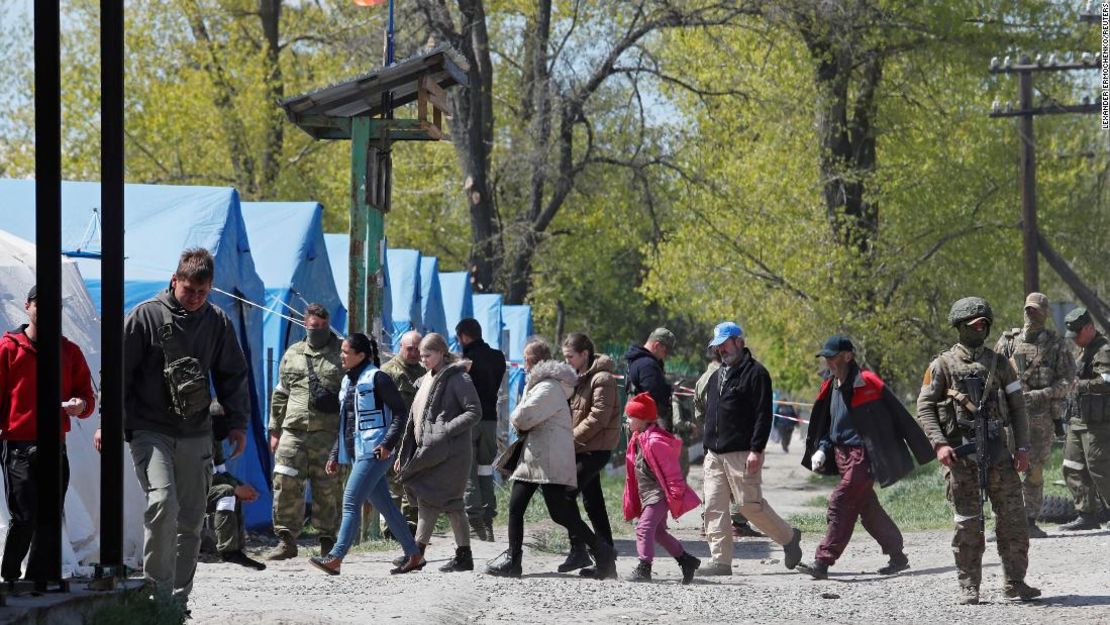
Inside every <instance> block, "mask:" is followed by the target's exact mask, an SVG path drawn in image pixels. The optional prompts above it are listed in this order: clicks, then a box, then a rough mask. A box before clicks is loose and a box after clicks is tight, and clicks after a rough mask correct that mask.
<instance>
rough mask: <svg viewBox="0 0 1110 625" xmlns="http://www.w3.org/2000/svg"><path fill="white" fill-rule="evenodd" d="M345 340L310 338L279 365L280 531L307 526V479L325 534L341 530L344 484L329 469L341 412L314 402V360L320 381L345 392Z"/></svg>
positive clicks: (290, 533) (275, 400)
mask: <svg viewBox="0 0 1110 625" xmlns="http://www.w3.org/2000/svg"><path fill="white" fill-rule="evenodd" d="M340 345H341V341H340V340H339V338H338V337H335V336H333V337H332V339H331V341H329V342H328V344H327V345H326V346H324V348H323V349H320V350H316V349H313V348H312V346H310V345H309V344H308V341H307V340H302V341H299V342H297V343H294V344H293V345H291V346H290V347H289V349H287V350H285V355H283V356H282V358H281V368H280V369H279V370H278V385H277V388H275V389H274V393H273V396H272V399H271V400H270V425H269V431H270V434H271V435H278V436H280V439H279V440H278V446H277V450H276V451H275V452H274V533H275V534H277V535H278V536H279V537H283V536H284V537H285V538H288V539H290V540H295V539H296V538H297V536H299V535H300V533H301V530H303V529H304V503H305V482H306V481H308V482H309V483H311V485H312V525H313V527H315V528H316V530H317V531H318V532H319V535H320V538H322V539H323V538H328V539H332V540H334V538H335V535H336V533H337V532H338V531H339V506H340V504H341V503H342V501H343V499H342V498H343V490H342V485H341V483H340V481H339V478H338V477H337V476H335V475H328V474H327V473H326V472H325V471H324V465H325V464H326V463H327V459H328V454H329V453H330V452H331V448H332V446H333V445H335V441H336V439H337V437H338V436H339V413H338V412H335V413H324V412H320V411H318V410H315V409H313V408H311V407H310V406H309V399H310V393H309V389H308V378H309V376H308V365H307V360H306V358H311V359H312V367H313V369H314V370H315V371H316V377H317V378H319V380H320V383H321V384H323V385H324V386H325V387H326V388H328V389H334V390H335V393H336V394H337V395H338V394H339V386H340V383H341V382H342V380H343V375H344V373H343V367H342V365H341V363H340V360H339V353H340V352H339V348H340Z"/></svg>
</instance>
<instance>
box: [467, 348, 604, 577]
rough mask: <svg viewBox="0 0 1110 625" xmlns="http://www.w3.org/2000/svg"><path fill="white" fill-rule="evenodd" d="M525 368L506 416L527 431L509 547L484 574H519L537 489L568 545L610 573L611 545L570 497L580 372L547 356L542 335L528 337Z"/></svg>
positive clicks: (599, 569) (511, 503) (573, 480)
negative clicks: (519, 392)
mask: <svg viewBox="0 0 1110 625" xmlns="http://www.w3.org/2000/svg"><path fill="white" fill-rule="evenodd" d="M524 369H525V370H526V371H527V372H528V382H527V384H526V385H525V389H524V397H522V398H521V400H520V403H519V404H518V405H517V407H516V409H515V410H514V411H513V414H512V417H511V418H510V419H511V422H512V424H513V427H515V428H516V429H517V431H518V432H520V433H521V435H527V439H526V440H525V443H524V449H523V451H522V452H521V457H520V462H519V463H518V464H517V467H516V470H515V471H513V474H512V478H511V479H512V481H513V487H512V491H511V493H510V494H509V549H508V551H506V552H505V553H503V554H502V555H501V556H500V557H499V558H497V559H496V560H495V561H493V562H491V563H490V564H489V565H488V566H487V567H486V573H488V574H490V575H496V576H500V577H520V575H521V560H522V558H523V555H524V511H525V510H527V509H528V502H529V501H531V499H532V496H533V495H534V494H535V493H536V491H537V490H539V491H541V492H542V493H543V500H544V503H545V504H546V505H547V511H548V513H549V514H551V518H552V520H554V521H555V522H556V523H558V524H559V525H562V526H563V527H565V528H566V529H567V532H568V533H569V534H570V536H571V541H572V543H573V542H581V543H582V544H584V545H586V546H587V547H588V548H589V550H590V552H591V553H592V554H593V557H594V559H595V561H596V562H597V576H598V578H601V579H604V578H607V577H611V576H612V575H613V569H614V566H615V564H614V559H615V558H614V551H613V548H612V546H610V545H609V543H608V542H606V541H604V540H599V539H598V538H597V536H595V535H594V533H593V532H592V531H591V530H590V527H589V526H588V525H586V523H585V522H583V521H582V517H581V515H580V514H579V513H578V506H577V504H576V503H575V501H574V498H573V497H572V496H571V494H572V493H573V492H574V491H575V489H576V488H577V484H578V480H577V476H576V471H575V463H574V436H573V434H572V433H571V416H570V406H569V404H568V403H567V400H568V399H569V398H570V396H571V394H572V393H573V392H574V385H575V383H576V382H577V380H578V376H577V375H575V372H574V369H573V368H571V367H570V365H567V364H565V363H561V362H556V361H554V360H552V359H551V346H550V345H548V343H547V342H546V341H544V340H543V339H532V340H530V341H529V342H528V344H527V345H525V347H524Z"/></svg>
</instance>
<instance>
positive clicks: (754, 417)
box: [699, 321, 802, 576]
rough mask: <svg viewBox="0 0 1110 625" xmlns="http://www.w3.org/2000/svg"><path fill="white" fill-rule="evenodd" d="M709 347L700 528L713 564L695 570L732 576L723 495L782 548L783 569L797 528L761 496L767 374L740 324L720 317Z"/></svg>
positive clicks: (789, 564)
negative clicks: (712, 368) (711, 367)
mask: <svg viewBox="0 0 1110 625" xmlns="http://www.w3.org/2000/svg"><path fill="white" fill-rule="evenodd" d="M709 347H710V348H712V349H715V350H716V351H717V354H718V355H719V356H720V357H721V366H720V368H719V369H717V372H716V373H715V374H713V375H712V376H710V378H709V384H708V385H707V388H706V402H705V404H706V405H705V431H704V439H703V445H704V446H705V461H704V464H703V466H702V471H703V482H704V485H705V526H706V532H705V534H706V538H707V539H708V541H709V552H710V555H711V556H712V558H713V562H712V563H711V564H709V565H708V566H705V567H702V569H701V570H700V571H699V574H701V575H703V576H705V575H732V548H733V545H732V523H731V519H730V517H729V510H728V504H729V498H730V497H732V498H735V500H736V501H737V502H738V503H739V504H740V514H742V515H744V517H745V518H747V519H748V521H750V522H751V524H752V525H754V526H755V527H756V528H757V529H759V530H760V531H761V532H763V533H764V534H767V535H768V536H770V537H771V540H774V541H775V542H776V543H778V544H780V545H782V546H783V551H784V552H785V558H784V563H785V564H786V568H788V569H793V568H794V567H795V566H797V565H798V562H800V561H801V559H802V547H801V539H802V532H801V531H800V530H798V529H797V528H792V527H790V525H788V524H787V523H786V521H783V520H782V517H780V516H779V515H778V514H777V513H775V511H774V509H773V508H771V504H769V503H768V502H767V500H766V499H764V498H763V488H762V481H763V480H762V472H763V449H764V448H765V447H766V446H767V438H768V436H770V433H771V420H772V417H771V398H772V393H773V391H772V389H773V386H772V385H771V375H770V374H769V373H767V369H765V368H764V367H763V365H761V364H760V363H759V362H758V361H756V359H755V358H754V357H753V356H752V353H751V351H750V350H748V348H747V347H745V346H744V332H743V330H741V329H740V326H738V325H736V324H735V323H732V322H731V321H726V322H724V323H720V324H718V325H717V327H716V328H715V329H714V333H713V340H712V341H710V342H709Z"/></svg>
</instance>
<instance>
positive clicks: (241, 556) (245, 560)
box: [220, 550, 266, 571]
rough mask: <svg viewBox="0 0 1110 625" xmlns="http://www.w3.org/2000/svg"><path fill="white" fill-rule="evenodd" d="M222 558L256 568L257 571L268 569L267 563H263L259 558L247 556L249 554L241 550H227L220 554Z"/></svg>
mask: <svg viewBox="0 0 1110 625" xmlns="http://www.w3.org/2000/svg"><path fill="white" fill-rule="evenodd" d="M220 559H221V560H223V561H224V562H228V563H230V564H238V565H240V566H245V567H247V568H248V569H254V570H256V571H265V570H266V565H265V564H262V563H261V562H259V561H258V560H254V559H252V558H250V557H249V556H247V554H245V553H243V552H242V551H241V550H240V551H225V552H224V553H221V554H220Z"/></svg>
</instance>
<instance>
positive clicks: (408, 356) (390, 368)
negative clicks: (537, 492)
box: [382, 330, 427, 532]
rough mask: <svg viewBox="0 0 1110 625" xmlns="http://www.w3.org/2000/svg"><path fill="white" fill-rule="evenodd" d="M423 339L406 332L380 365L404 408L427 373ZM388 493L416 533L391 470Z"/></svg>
mask: <svg viewBox="0 0 1110 625" xmlns="http://www.w3.org/2000/svg"><path fill="white" fill-rule="evenodd" d="M423 338H424V337H423V336H421V335H420V333H419V332H417V331H415V330H413V331H411V332H406V333H405V335H404V336H402V337H401V347H400V349H399V350H398V351H397V355H395V356H394V357H393V358H390V359H389V361H388V362H386V363H385V364H383V365H382V371H384V372H385V374H386V375H388V376H389V378H390V379H391V380H393V383H394V384H396V385H397V390H398V391H400V392H401V399H403V400H404V401H405V408H406V409H412V402H413V400H415V399H416V383H417V381H419V380H420V378H421V377H423V376H424V374H425V373H427V371H425V369H424V367H422V366H420V340H421V339H423ZM389 492H390V493H392V494H393V503H394V504H396V506H397V508H398V509H400V510H401V513H402V514H403V515H405V520H406V521H408V523H409V526H410V527H411V528H412V529H413V531H414V532H415V531H416V506H414V505H412V503H410V502H409V500H408V497H406V496H405V489H404V488H403V487H402V486H401V482H400V481H398V480H397V476H396V473H394V471H393V468H392V467H390V469H389Z"/></svg>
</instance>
